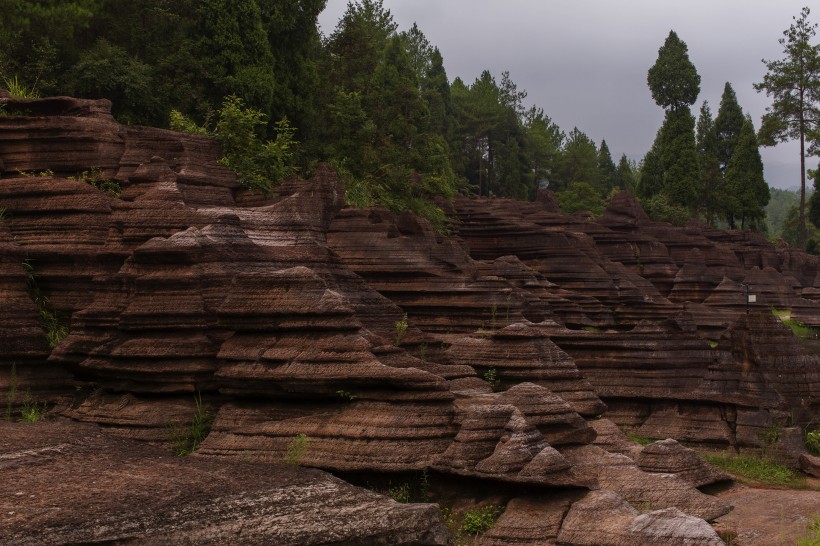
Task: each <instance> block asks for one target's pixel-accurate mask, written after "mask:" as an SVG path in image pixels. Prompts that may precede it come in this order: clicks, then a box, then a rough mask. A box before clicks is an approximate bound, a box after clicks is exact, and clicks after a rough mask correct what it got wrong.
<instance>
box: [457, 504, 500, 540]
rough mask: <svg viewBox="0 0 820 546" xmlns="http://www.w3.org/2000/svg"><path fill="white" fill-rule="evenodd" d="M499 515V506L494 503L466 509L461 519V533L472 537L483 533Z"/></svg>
mask: <svg viewBox="0 0 820 546" xmlns="http://www.w3.org/2000/svg"><path fill="white" fill-rule="evenodd" d="M500 515H501V507H500V506H495V505H490V506H482V507H480V508H474V509H472V510H467V511H466V512H464V516H463V519H462V523H461V529H460V530H461V533H462V534H464V535H468V536H473V537H475V536H478V535H483V534H484V533H486V532H487V531H489V530H490V529H492V528H493V526H494V525H495V522H496V520H497V519H498V516H500Z"/></svg>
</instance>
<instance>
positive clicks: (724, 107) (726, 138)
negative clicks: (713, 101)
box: [714, 82, 746, 173]
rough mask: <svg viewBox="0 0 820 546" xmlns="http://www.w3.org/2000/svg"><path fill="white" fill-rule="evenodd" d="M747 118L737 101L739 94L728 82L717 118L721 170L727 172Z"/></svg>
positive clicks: (716, 139)
mask: <svg viewBox="0 0 820 546" xmlns="http://www.w3.org/2000/svg"><path fill="white" fill-rule="evenodd" d="M745 120H746V118H745V117H744V115H743V110H742V109H741V108H740V105H739V104H738V103H737V95H735V90H734V89H732V85H731V84H730V83H729V82H726V85H725V86H724V87H723V95H722V96H721V97H720V108H719V109H718V114H717V117H716V118H715V123H714V131H715V147H716V150H715V151H716V153H717V158H718V162H719V163H720V169H721V172H724V173H725V172H726V168H727V167H728V166H729V160H730V159H732V154H733V153H734V151H735V147H736V146H737V142H738V139H739V138H740V130H741V129H742V128H743V123H744V122H745Z"/></svg>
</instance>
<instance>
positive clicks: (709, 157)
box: [697, 101, 727, 225]
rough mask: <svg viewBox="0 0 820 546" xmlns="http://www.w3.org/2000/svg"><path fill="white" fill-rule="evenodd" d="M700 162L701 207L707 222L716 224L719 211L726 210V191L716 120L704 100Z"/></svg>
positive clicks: (698, 141) (698, 130) (700, 119)
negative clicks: (719, 155)
mask: <svg viewBox="0 0 820 546" xmlns="http://www.w3.org/2000/svg"><path fill="white" fill-rule="evenodd" d="M697 149H698V164H699V166H700V186H699V187H700V196H701V199H700V207H701V209H702V210H703V213H704V215H705V216H706V222H707V223H709V224H710V225H715V220H716V218H717V215H718V213H719V212H725V210H726V207H727V205H726V197H727V195H726V192H725V189H724V187H723V173H722V172H721V169H720V162H719V160H718V157H717V135H716V132H715V121H714V120H713V119H712V111H711V109H710V108H709V103H708V102H707V101H703V104H702V105H701V108H700V116H699V117H698V123H697Z"/></svg>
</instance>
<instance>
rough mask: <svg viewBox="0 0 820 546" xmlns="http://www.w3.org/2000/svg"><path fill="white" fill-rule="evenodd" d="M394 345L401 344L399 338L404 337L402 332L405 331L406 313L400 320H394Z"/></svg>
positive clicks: (406, 324) (404, 332)
mask: <svg viewBox="0 0 820 546" xmlns="http://www.w3.org/2000/svg"><path fill="white" fill-rule="evenodd" d="M395 326H396V347H398V346H399V345H401V340H402V338H404V334H406V333H407V326H408V323H407V313H405V314H404V316H403V317H402V319H401V320H400V321H397V322H396V325H395Z"/></svg>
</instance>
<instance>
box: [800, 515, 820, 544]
mask: <svg viewBox="0 0 820 546" xmlns="http://www.w3.org/2000/svg"><path fill="white" fill-rule="evenodd" d="M797 546H820V515H814V516H812V517H811V523H809V526H808V527H807V528H806V532H805V533H803V536H800V537H797Z"/></svg>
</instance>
